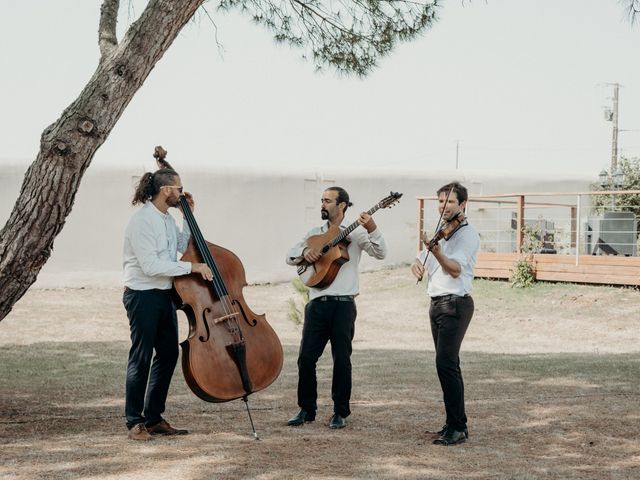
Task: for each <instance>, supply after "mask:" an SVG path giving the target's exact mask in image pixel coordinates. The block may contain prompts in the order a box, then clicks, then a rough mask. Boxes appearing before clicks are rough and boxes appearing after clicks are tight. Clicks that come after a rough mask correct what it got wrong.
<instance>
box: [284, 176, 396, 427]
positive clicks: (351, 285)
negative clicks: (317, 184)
mask: <svg viewBox="0 0 640 480" xmlns="http://www.w3.org/2000/svg"><path fill="white" fill-rule="evenodd" d="M351 205H352V204H351V202H350V201H349V194H348V193H347V192H346V191H345V190H344V189H343V188H340V187H330V188H328V189H326V190H325V191H324V193H323V194H322V199H321V206H320V214H321V217H322V219H323V220H326V223H324V224H323V225H322V226H320V227H317V228H314V229H312V230H310V231H309V232H307V234H306V235H305V237H304V238H303V239H302V240H301V241H300V242H298V243H297V244H296V245H295V246H294V247H293V248H291V250H289V253H288V254H287V259H286V261H287V263H288V264H289V265H297V264H299V263H300V262H301V261H303V259H304V261H306V262H308V263H309V264H312V263H314V262H316V261H317V260H318V259H320V257H321V256H322V254H321V252H320V251H318V250H317V249H314V248H310V247H308V246H307V244H306V240H307V239H308V238H309V237H311V236H313V235H320V234H323V233H325V232H327V230H328V229H329V227H330V226H334V227H339V228H340V229H344V228H346V227H347V225H343V224H342V222H343V221H344V213H345V212H346V211H347V208H348V207H350V206H351ZM357 222H358V223H359V224H360V225H361V226H363V227H364V228H356V229H355V230H354V231H353V232H352V233H351V234H350V235H349V237H348V239H349V240H350V243H349V246H348V247H347V251H348V254H349V260H348V261H347V262H346V263H344V264H343V265H342V266H341V267H340V270H339V271H338V274H337V275H336V277H335V279H334V280H333V282H331V284H330V285H328V286H326V287H324V288H315V287H311V288H310V291H309V303H308V304H307V306H306V307H305V314H304V326H303V327H302V340H301V342H300V352H299V354H298V406H299V407H300V411H299V412H298V413H297V414H296V415H295V416H294V417H292V418H291V419H289V421H288V425H289V426H299V425H303V424H304V423H306V422H313V421H314V420H315V418H316V410H317V397H318V393H317V382H316V363H317V362H318V359H319V358H320V356H321V355H322V352H323V351H324V348H325V346H326V345H327V342H331V354H332V356H333V381H332V384H331V398H332V400H333V416H332V417H331V419H330V421H329V428H343V427H345V426H346V424H347V421H346V418H347V417H348V416H349V414H350V413H351V410H350V408H349V400H350V398H351V342H352V340H353V335H354V332H355V320H356V313H357V312H356V304H355V300H354V299H355V297H356V295H358V290H359V287H358V264H359V263H360V256H361V254H362V251H365V252H367V254H369V255H371V256H372V257H375V258H378V259H383V258H384V257H385V256H386V253H387V247H386V245H385V242H384V239H383V238H382V233H380V230H379V229H378V228H377V226H376V223H375V222H374V221H373V218H372V217H371V215H369V214H368V213H366V212H363V213H361V214H360V215H359V216H358V220H357Z"/></svg>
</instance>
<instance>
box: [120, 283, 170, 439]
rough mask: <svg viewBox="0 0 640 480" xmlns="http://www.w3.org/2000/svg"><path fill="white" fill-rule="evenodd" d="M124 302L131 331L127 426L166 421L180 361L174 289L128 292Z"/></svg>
mask: <svg viewBox="0 0 640 480" xmlns="http://www.w3.org/2000/svg"><path fill="white" fill-rule="evenodd" d="M122 302H123V303H124V307H125V309H126V310H127V316H128V317H129V327H130V330H131V350H129V363H128V364H127V383H126V399H125V416H126V418H127V427H128V428H131V427H132V426H133V425H135V424H136V423H144V424H145V425H147V426H151V425H155V424H156V423H158V422H160V421H161V420H162V413H163V412H164V410H165V402H166V400H167V393H168V392H169V385H170V383H171V377H172V376H173V371H174V369H175V367H176V363H177V361H178V319H177V316H176V308H175V305H174V304H173V300H172V296H171V290H130V289H125V292H124V295H123V296H122ZM154 350H155V352H156V354H155V357H153V363H152V356H153V351H154Z"/></svg>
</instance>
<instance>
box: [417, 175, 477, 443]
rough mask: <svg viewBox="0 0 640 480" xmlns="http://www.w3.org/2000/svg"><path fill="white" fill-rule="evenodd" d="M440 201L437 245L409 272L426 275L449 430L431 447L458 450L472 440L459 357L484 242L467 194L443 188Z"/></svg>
mask: <svg viewBox="0 0 640 480" xmlns="http://www.w3.org/2000/svg"><path fill="white" fill-rule="evenodd" d="M437 195H438V209H439V212H440V216H441V227H440V228H439V230H438V231H437V232H436V235H435V236H434V240H435V241H429V240H428V239H426V238H424V239H423V241H424V243H425V245H426V248H425V249H424V250H423V251H422V252H421V253H420V255H418V257H417V259H416V261H415V262H414V263H413V265H412V266H411V272H412V273H413V275H414V276H416V277H417V278H418V279H421V278H422V276H423V275H424V274H425V273H426V274H427V277H428V283H427V294H428V295H429V297H431V305H430V307H429V318H430V320H431V334H432V336H433V342H434V344H435V350H436V370H437V372H438V379H439V380H440V386H441V387H442V393H443V397H444V405H445V412H446V421H445V424H444V426H443V427H442V429H441V430H440V431H439V432H437V434H436V438H435V439H434V441H433V443H435V444H438V445H454V444H458V443H462V442H464V441H465V440H466V439H467V438H468V436H469V434H468V429H467V416H466V413H465V407H464V383H463V380H462V372H461V371H460V357H459V353H460V346H461V344H462V340H463V338H464V335H465V332H466V331H467V327H468V326H469V323H470V322H471V317H472V316H473V309H474V305H473V299H472V298H471V287H472V280H473V268H474V266H475V263H476V256H477V252H478V248H479V246H480V239H479V236H478V232H477V231H476V229H475V228H474V227H473V226H472V225H470V224H469V223H468V222H467V221H466V219H464V209H465V207H466V205H467V199H468V195H467V189H466V188H465V187H463V186H462V185H461V184H460V183H458V182H453V183H450V184H447V185H444V186H443V187H441V188H440V189H439V190H438V192H437Z"/></svg>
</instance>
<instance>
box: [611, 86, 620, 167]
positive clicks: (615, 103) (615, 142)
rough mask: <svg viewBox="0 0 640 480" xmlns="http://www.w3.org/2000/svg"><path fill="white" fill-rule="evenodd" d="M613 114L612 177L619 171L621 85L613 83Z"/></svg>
mask: <svg viewBox="0 0 640 480" xmlns="http://www.w3.org/2000/svg"><path fill="white" fill-rule="evenodd" d="M612 85H613V112H611V123H613V138H612V139H611V170H610V172H611V175H613V174H614V172H616V171H617V169H618V92H619V90H620V84H619V83H613V84H612Z"/></svg>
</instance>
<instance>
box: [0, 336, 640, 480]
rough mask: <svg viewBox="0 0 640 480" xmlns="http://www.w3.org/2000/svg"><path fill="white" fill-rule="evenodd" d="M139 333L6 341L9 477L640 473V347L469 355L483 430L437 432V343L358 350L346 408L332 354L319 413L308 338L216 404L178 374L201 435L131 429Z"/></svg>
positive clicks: (471, 391) (3, 409)
mask: <svg viewBox="0 0 640 480" xmlns="http://www.w3.org/2000/svg"><path fill="white" fill-rule="evenodd" d="M127 352H128V345H127V344H125V343H43V344H35V345H30V346H27V347H25V346H9V347H5V348H3V350H2V351H0V364H1V365H2V373H1V374H0V443H2V447H1V449H0V477H2V476H3V475H6V476H9V477H10V478H12V477H15V478H90V477H96V478H98V477H99V478H118V477H122V476H127V477H128V478H129V477H132V478H146V477H149V478H151V477H154V478H155V477H156V476H158V475H161V476H162V477H167V476H169V475H174V476H176V477H177V478H193V479H208V478H265V479H266V478H274V479H275V478H278V479H280V478H303V477H306V478H407V479H409V478H411V479H413V478H416V479H417V478H451V477H452V476H455V477H457V478H466V479H485V478H498V479H501V478H504V479H520V480H525V479H530V478H540V477H545V478H576V479H577V478H580V479H585V478H594V479H596V478H597V479H603V478H604V479H608V478H611V479H618V478H620V479H622V478H640V469H639V467H638V464H639V460H640V446H639V445H638V434H637V433H636V428H637V425H638V421H639V420H640V415H639V414H638V412H637V408H636V406H637V404H638V400H639V397H640V394H639V390H638V382H639V381H640V368H639V367H640V354H625V355H595V354H594V355H586V354H575V355H574V354H558V355H494V354H485V353H474V352H464V353H463V365H462V368H463V372H464V375H465V385H466V393H467V413H468V416H469V420H470V422H469V429H470V440H469V442H468V443H467V444H466V445H464V446H459V447H450V448H443V447H438V446H434V445H432V444H431V437H430V435H429V434H427V433H425V430H427V429H429V430H437V429H438V428H439V427H440V426H441V425H442V423H443V415H444V414H443V405H442V402H441V392H440V387H439V383H438V380H437V377H436V376H435V368H434V366H433V353H430V352H415V351H399V350H363V351H356V352H354V356H353V375H354V391H353V404H352V410H353V415H352V416H351V417H350V418H349V425H348V427H347V428H346V429H344V430H342V431H332V430H329V429H328V428H327V427H326V422H327V421H328V419H329V417H330V415H331V413H332V408H331V402H330V392H329V390H330V385H331V359H330V355H328V354H325V355H324V357H323V358H322V360H321V362H320V364H319V368H318V381H319V411H318V419H317V421H316V422H315V423H312V424H307V425H305V426H304V427H301V428H290V427H287V426H286V419H287V418H288V417H289V416H290V415H291V414H293V413H295V412H296V411H297V407H296V402H295V390H296V382H297V373H296V366H295V361H296V348H295V347H287V348H286V351H285V366H284V368H283V372H282V374H281V376H280V377H279V379H278V380H277V381H276V382H275V383H274V384H273V385H272V386H271V387H269V388H268V389H267V390H265V391H264V392H259V393H257V394H255V395H252V396H251V397H250V405H251V407H252V410H253V415H254V421H255V423H256V427H257V429H258V432H259V434H260V435H261V437H262V439H261V441H259V442H256V441H254V440H253V439H252V437H251V435H250V426H249V422H248V419H247V416H246V412H245V409H244V404H243V403H242V402H241V401H235V402H230V403H225V404H207V403H205V402H202V401H200V400H199V399H197V398H196V397H195V396H194V395H193V394H191V392H190V391H189V390H188V389H187V387H186V385H185V383H184V381H183V380H182V378H181V377H182V375H181V373H179V372H176V375H175V376H174V381H173V384H172V387H171V391H170V393H169V399H168V405H167V407H168V409H167V412H166V414H167V418H168V419H169V420H170V421H171V422H172V423H173V424H175V425H177V426H186V427H188V428H190V430H191V434H190V435H188V436H184V437H176V438H168V437H165V438H159V439H155V440H154V441H152V442H149V443H148V444H143V445H141V444H137V443H134V442H130V441H128V440H127V439H126V431H125V427H124V418H123V413H122V412H123V408H124V400H123V398H124V372H125V366H126V358H127Z"/></svg>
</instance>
